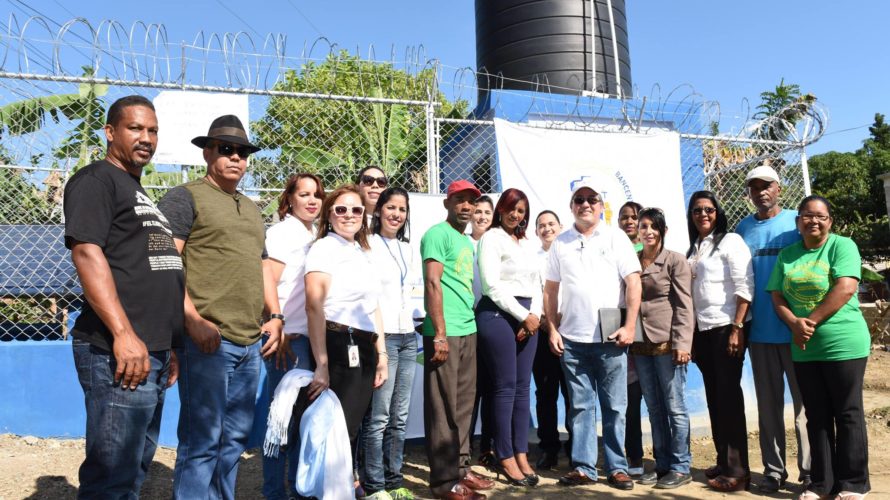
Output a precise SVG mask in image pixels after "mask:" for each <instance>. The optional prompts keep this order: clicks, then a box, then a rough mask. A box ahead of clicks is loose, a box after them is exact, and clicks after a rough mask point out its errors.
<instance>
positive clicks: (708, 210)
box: [692, 207, 717, 215]
mask: <svg viewBox="0 0 890 500" xmlns="http://www.w3.org/2000/svg"><path fill="white" fill-rule="evenodd" d="M716 211H717V209H716V208H714V207H695V208H693V209H692V215H701V214H703V213H704V214H708V215H711V214H713V213H714V212H716Z"/></svg>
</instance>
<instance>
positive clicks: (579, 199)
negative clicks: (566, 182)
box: [572, 195, 600, 206]
mask: <svg viewBox="0 0 890 500" xmlns="http://www.w3.org/2000/svg"><path fill="white" fill-rule="evenodd" d="M585 201H586V202H587V203H588V204H589V205H590V206H593V205H596V204H597V203H599V202H600V198H599V196H593V195H590V196H576V197H574V198H572V202H573V203H574V204H575V205H583V204H584V202H585Z"/></svg>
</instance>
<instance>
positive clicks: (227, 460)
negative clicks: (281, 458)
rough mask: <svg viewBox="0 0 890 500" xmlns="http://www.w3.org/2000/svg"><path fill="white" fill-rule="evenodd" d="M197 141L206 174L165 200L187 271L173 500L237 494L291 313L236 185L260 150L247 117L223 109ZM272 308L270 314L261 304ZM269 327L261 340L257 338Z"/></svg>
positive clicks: (254, 213) (255, 216) (254, 212)
mask: <svg viewBox="0 0 890 500" xmlns="http://www.w3.org/2000/svg"><path fill="white" fill-rule="evenodd" d="M192 144H194V145H195V146H198V147H199V148H201V149H202V150H203V151H204V159H205V160H206V161H207V174H206V175H205V176H204V177H203V178H202V179H198V180H195V181H192V182H188V183H186V184H183V185H181V186H178V187H176V188H174V189H172V190H170V192H169V193H167V195H166V196H164V198H163V199H162V200H161V201H160V203H159V205H158V206H159V208H160V209H161V211H162V212H163V213H164V214H165V215H166V216H167V219H169V221H170V225H171V228H172V230H173V239H174V241H175V243H176V248H177V249H178V250H179V251H180V253H181V254H182V261H183V267H184V268H185V269H186V296H185V327H186V332H187V333H188V335H186V338H185V339H184V341H183V344H184V347H183V348H182V349H181V353H180V354H179V358H180V366H181V370H180V371H181V376H180V386H179V399H180V405H181V409H180V413H179V428H178V431H177V436H178V438H179V446H178V448H177V453H176V467H175V469H174V472H173V497H174V498H189V499H191V498H204V497H207V496H208V491H209V492H210V495H209V496H210V497H213V498H234V494H235V479H236V478H237V474H238V460H239V458H240V456H241V453H242V452H243V451H244V449H245V448H246V446H247V438H248V436H249V434H250V430H251V427H252V424H253V410H254V404H255V397H256V391H257V384H258V381H259V374H260V356H261V355H262V356H270V355H272V354H273V353H274V352H275V350H276V349H277V347H278V341H279V338H280V336H281V330H282V326H283V324H284V316H283V315H282V314H281V310H280V308H279V304H278V294H277V290H276V283H274V282H272V281H271V280H264V276H263V270H262V260H263V259H265V258H266V252H265V248H264V244H265V228H264V225H263V218H262V216H261V214H260V211H259V209H258V208H257V206H256V205H255V204H254V203H253V201H251V200H250V199H249V198H248V197H246V196H244V195H243V194H242V193H241V192H239V191H238V183H239V182H240V181H241V178H242V177H244V173H245V171H246V169H247V157H248V156H250V155H251V154H253V153H255V152H256V151H259V149H260V148H259V147H257V146H255V145H253V144H251V143H250V141H249V140H248V138H247V133H246V132H245V130H244V126H243V125H242V124H241V120H239V119H238V117H237V116H234V115H224V116H220V117H219V118H217V119H215V120H213V123H211V124H210V130H209V131H208V132H207V135H204V136H199V137H195V138H194V139H192ZM264 308H265V312H267V313H268V316H267V320H266V321H265V322H263V321H264V320H263V312H264ZM263 335H268V339H267V342H266V343H265V344H264V345H262V348H261V347H260V345H261V343H260V342H259V340H260V339H261V338H262V336H263Z"/></svg>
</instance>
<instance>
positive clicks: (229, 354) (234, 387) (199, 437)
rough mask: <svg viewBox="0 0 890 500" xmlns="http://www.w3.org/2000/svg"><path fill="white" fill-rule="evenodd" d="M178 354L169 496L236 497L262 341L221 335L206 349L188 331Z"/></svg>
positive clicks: (252, 407)
mask: <svg viewBox="0 0 890 500" xmlns="http://www.w3.org/2000/svg"><path fill="white" fill-rule="evenodd" d="M184 344H185V346H184V347H183V348H182V349H179V350H177V355H178V356H179V367H180V368H179V369H180V375H179V402H180V410H179V428H178V429H177V431H176V435H177V437H178V438H179V446H178V447H177V448H176V466H175V468H174V470H173V498H182V499H188V500H193V499H199V498H212V499H217V498H224V499H232V498H234V497H235V480H236V478H237V477H238V461H239V459H240V458H241V453H243V452H244V449H245V448H246V447H247V438H248V437H249V435H250V429H251V427H252V426H253V410H254V406H255V405H256V392H257V384H258V382H259V375H260V343H259V342H256V343H254V344H253V345H248V346H243V345H239V344H235V343H232V342H229V341H228V340H226V339H225V338H223V339H222V341H221V342H220V345H219V348H218V349H217V350H216V351H215V352H212V353H210V354H204V353H202V352H201V351H200V350H199V349H198V346H196V345H195V343H194V342H192V340H191V339H190V338H188V337H187V336H186V337H185V339H184Z"/></svg>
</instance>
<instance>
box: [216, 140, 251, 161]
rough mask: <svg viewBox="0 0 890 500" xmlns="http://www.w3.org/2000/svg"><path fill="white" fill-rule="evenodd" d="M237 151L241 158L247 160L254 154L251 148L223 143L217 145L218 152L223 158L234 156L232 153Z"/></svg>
mask: <svg viewBox="0 0 890 500" xmlns="http://www.w3.org/2000/svg"><path fill="white" fill-rule="evenodd" d="M236 151H237V152H238V156H240V157H241V158H247V157H248V156H250V155H251V153H253V150H252V149H251V148H250V147H249V146H235V145H234V144H226V143H222V142H220V143H217V144H216V152H217V153H219V154H220V155H222V156H232V153H234V152H236Z"/></svg>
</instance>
